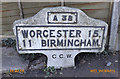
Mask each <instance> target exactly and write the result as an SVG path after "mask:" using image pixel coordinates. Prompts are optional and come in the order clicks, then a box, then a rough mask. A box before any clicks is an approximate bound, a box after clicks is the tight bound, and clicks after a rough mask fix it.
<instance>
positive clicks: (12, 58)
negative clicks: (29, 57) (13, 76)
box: [2, 47, 29, 73]
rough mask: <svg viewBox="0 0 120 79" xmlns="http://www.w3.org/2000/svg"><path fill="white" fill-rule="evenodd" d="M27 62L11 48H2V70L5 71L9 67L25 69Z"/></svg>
mask: <svg viewBox="0 0 120 79" xmlns="http://www.w3.org/2000/svg"><path fill="white" fill-rule="evenodd" d="M28 64H29V62H28V61H25V60H24V59H22V58H21V57H20V56H19V55H18V52H16V51H15V50H14V49H13V48H6V47H3V48H2V72H3V73H4V72H7V71H9V70H10V69H11V70H12V69H13V70H15V69H21V70H22V69H24V70H26V69H27V67H28Z"/></svg>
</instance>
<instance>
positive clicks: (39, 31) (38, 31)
mask: <svg viewBox="0 0 120 79" xmlns="http://www.w3.org/2000/svg"><path fill="white" fill-rule="evenodd" d="M41 33H42V32H41V30H37V38H38V36H40V37H42V36H41Z"/></svg>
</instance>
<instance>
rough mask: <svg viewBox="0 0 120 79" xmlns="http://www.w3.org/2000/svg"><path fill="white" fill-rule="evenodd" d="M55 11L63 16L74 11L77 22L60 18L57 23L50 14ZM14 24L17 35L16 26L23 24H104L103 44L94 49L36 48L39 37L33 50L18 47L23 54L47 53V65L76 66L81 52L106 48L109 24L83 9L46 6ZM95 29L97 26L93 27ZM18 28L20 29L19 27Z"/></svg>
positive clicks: (56, 66) (100, 25)
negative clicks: (75, 63)
mask: <svg viewBox="0 0 120 79" xmlns="http://www.w3.org/2000/svg"><path fill="white" fill-rule="evenodd" d="M52 12H53V13H52ZM54 12H58V13H61V15H60V14H58V13H56V15H59V16H62V14H64V13H65V14H64V15H66V14H67V15H72V13H74V15H73V16H74V18H73V19H74V21H75V22H74V21H73V22H70V21H69V22H68V23H67V21H65V22H63V21H61V20H60V18H59V19H58V20H59V22H57V23H56V22H54V21H52V20H51V18H52V17H50V16H53V15H54ZM71 12H72V13H71ZM49 13H50V14H49ZM48 15H49V16H48ZM49 17H50V18H49ZM76 17H77V19H76V20H75V18H76ZM13 25H14V27H13V31H14V34H15V35H16V26H21V28H22V26H33V27H35V26H63V27H66V26H68V27H69V26H79V27H81V26H94V27H102V26H104V27H105V28H104V29H103V30H104V34H103V38H104V39H103V43H102V45H101V49H92V48H91V49H88V50H82V49H79V50H74V48H73V49H72V50H34V49H36V48H39V46H38V44H37V43H38V42H39V41H38V40H37V39H34V40H36V41H35V43H34V46H36V47H34V48H33V49H32V51H30V50H26V51H20V50H18V49H19V48H21V47H17V50H18V52H19V53H20V54H22V53H43V54H45V55H46V56H47V57H48V61H47V66H54V67H55V68H60V67H71V66H74V58H75V56H76V55H77V54H79V53H80V52H97V53H98V52H102V51H103V50H104V46H105V43H106V36H107V29H108V25H107V23H105V22H104V21H100V20H97V19H93V18H90V17H88V16H87V15H86V14H85V13H84V12H83V11H81V10H79V9H77V8H69V7H55V8H45V9H43V10H41V11H40V12H38V13H37V14H36V15H34V16H33V17H30V18H26V19H21V20H17V21H15V22H14V24H13ZM35 28H36V29H38V28H37V27H35ZM53 28H54V27H53ZM31 29H33V28H32V27H31ZM41 29H45V28H44V27H42V28H41ZM47 29H51V28H47ZM56 29H58V28H56ZM60 29H62V28H60ZM68 29H70V28H68ZM71 29H72V28H71ZM73 29H74V28H73ZM93 29H95V28H93ZM17 30H19V29H17ZM83 31H84V34H83V35H84V36H85V35H86V33H87V30H86V29H83ZM18 33H19V34H20V32H18ZM101 33H102V32H101ZM18 36H19V38H18V39H21V40H22V39H23V38H21V37H20V35H18ZM31 39H32V38H31ZM55 39H56V38H55ZM76 39H77V38H76ZM78 39H80V38H78ZM22 42H23V41H20V43H19V44H22ZM56 48H57V47H56ZM28 49H30V48H28ZM49 49H50V48H49ZM21 50H22V48H21ZM68 55H70V56H69V57H68Z"/></svg>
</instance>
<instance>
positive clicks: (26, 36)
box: [22, 30, 28, 38]
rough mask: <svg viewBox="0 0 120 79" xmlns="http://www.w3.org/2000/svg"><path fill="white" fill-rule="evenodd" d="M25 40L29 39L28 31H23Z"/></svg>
mask: <svg viewBox="0 0 120 79" xmlns="http://www.w3.org/2000/svg"><path fill="white" fill-rule="evenodd" d="M22 35H23V38H28V30H22Z"/></svg>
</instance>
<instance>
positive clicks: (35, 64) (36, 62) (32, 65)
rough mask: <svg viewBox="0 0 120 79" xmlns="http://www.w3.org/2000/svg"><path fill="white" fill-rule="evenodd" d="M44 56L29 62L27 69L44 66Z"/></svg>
mask: <svg viewBox="0 0 120 79" xmlns="http://www.w3.org/2000/svg"><path fill="white" fill-rule="evenodd" d="M46 60H47V59H46V57H45V56H44V55H42V56H41V57H40V58H38V59H37V60H34V61H32V62H30V66H29V69H31V70H34V69H43V68H45V67H46Z"/></svg>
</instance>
